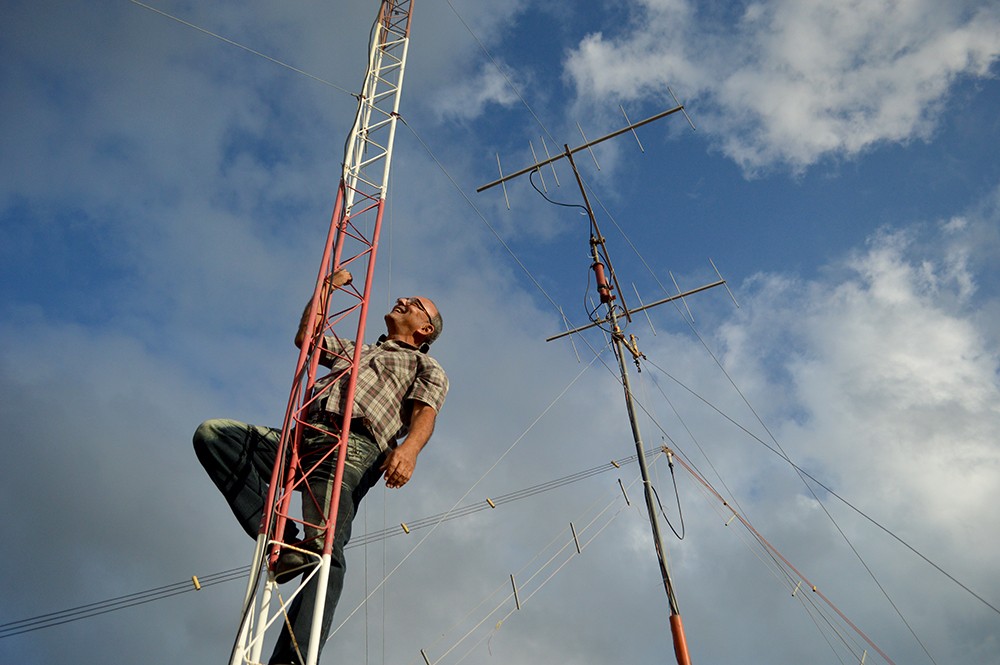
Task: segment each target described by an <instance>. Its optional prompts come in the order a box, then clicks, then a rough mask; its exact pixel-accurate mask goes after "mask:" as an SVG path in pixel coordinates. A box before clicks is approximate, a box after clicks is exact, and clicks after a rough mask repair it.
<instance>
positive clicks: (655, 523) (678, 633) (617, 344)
mask: <svg viewBox="0 0 1000 665" xmlns="http://www.w3.org/2000/svg"><path fill="white" fill-rule="evenodd" d="M566 157H567V159H568V160H569V163H570V165H571V166H572V167H573V174H574V175H575V176H576V182H577V185H578V186H579V187H580V193H581V194H582V195H583V200H584V203H586V205H587V214H588V215H590V219H591V222H592V223H593V224H594V229H595V231H596V221H595V220H594V213H593V210H591V208H590V201H589V199H588V198H587V193H586V191H585V190H584V186H583V181H582V180H581V179H580V173H579V171H577V169H576V162H575V161H574V160H573V154H572V152H570V150H569V148H568V147H567V148H566ZM599 235H600V234H599V233H598V236H599ZM597 245H598V243H597V242H594V241H593V240H592V241H591V243H590V252H591V258H592V259H593V262H594V266H595V267H596V266H600V265H601V263H600V256H599V255H598V253H597ZM611 272H612V274H614V271H613V270H612V271H611ZM599 278H600V277H599ZM605 285H607V282H605ZM598 288H600V285H598ZM602 301H604V299H603V298H602ZM605 305H607V311H608V321H610V323H611V339H612V343H613V344H614V350H615V356H616V357H617V358H618V370H619V372H620V374H621V380H622V387H623V388H624V390H625V408H626V409H627V410H628V419H629V424H630V425H631V426H632V438H633V440H634V441H635V451H636V454H637V455H638V461H639V472H640V474H641V475H642V488H643V493H644V494H645V498H646V512H647V513H648V514H649V526H650V528H651V529H652V531H653V545H654V547H655V548H656V558H657V560H658V562H659V565H660V577H661V579H662V580H663V590H664V591H665V592H666V594H667V605H668V608H669V610H670V632H671V634H672V635H673V641H674V655H675V656H676V658H677V665H691V658H690V656H689V655H688V651H687V640H686V639H685V637H684V625H683V624H682V623H681V615H680V609H679V608H678V606H677V597H676V596H675V595H674V585H673V582H672V581H671V579H670V570H669V569H668V567H667V558H666V554H665V552H664V549H663V538H662V536H661V533H660V520H659V517H658V514H657V512H656V503H655V500H654V497H653V485H652V483H651V482H650V480H649V468H648V467H647V465H646V450H645V447H644V446H643V443H642V434H641V433H640V431H639V422H638V420H637V419H636V414H635V403H634V402H633V400H632V386H631V384H630V382H629V375H628V366H627V364H626V363H625V353H624V349H623V348H622V346H623V344H624V342H623V339H624V336H623V335H622V331H621V328H620V327H619V325H618V314H617V311H616V307H615V304H614V300H613V299H610V298H609V299H608V300H607V301H606V302H605ZM626 311H627V310H626Z"/></svg>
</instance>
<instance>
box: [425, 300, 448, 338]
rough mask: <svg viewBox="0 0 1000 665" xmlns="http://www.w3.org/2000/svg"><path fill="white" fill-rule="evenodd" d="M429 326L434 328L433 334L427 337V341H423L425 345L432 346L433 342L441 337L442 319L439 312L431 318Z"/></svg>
mask: <svg viewBox="0 0 1000 665" xmlns="http://www.w3.org/2000/svg"><path fill="white" fill-rule="evenodd" d="M435 307H436V305H435ZM431 325H432V326H434V332H432V333H431V334H430V335H428V336H427V339H425V340H424V343H425V344H433V343H434V340H436V339H437V338H438V337H440V336H441V331H442V330H444V319H442V318H441V310H438V312H437V314H435V315H434V316H432V317H431Z"/></svg>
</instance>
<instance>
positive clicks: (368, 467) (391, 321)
mask: <svg viewBox="0 0 1000 665" xmlns="http://www.w3.org/2000/svg"><path fill="white" fill-rule="evenodd" d="M350 282H351V274H350V273H349V272H347V271H346V270H340V271H338V272H337V273H335V274H334V275H333V277H332V278H331V280H330V284H331V287H332V288H340V287H342V286H344V285H346V284H349V283H350ZM308 315H309V307H308V306H307V307H306V311H304V312H303V314H302V320H301V321H300V323H299V329H298V332H297V334H296V336H295V345H296V346H298V347H301V345H302V343H303V342H304V341H305V336H306V334H307V329H308V323H309V321H308ZM384 318H385V325H386V334H385V335H382V336H381V337H380V338H379V341H378V342H376V343H375V344H372V345H364V346H363V347H362V351H361V358H360V361H359V365H358V370H357V372H358V376H357V382H356V389H355V394H354V406H353V409H352V418H351V426H350V431H349V436H348V441H347V456H346V461H345V464H344V473H343V480H342V485H341V489H340V504H339V509H338V511H337V518H336V526H335V530H334V542H333V549H332V552H331V562H330V577H329V582H328V585H327V596H326V603H325V609H324V611H323V620H322V624H321V634H320V640H319V645H320V648H321V649H322V646H323V644H324V643H325V642H326V638H327V636H328V635H329V632H330V627H331V625H332V621H333V612H334V609H335V608H336V605H337V601H338V600H339V598H340V593H341V590H342V589H343V582H344V573H345V570H346V561H345V558H344V547H345V546H346V545H347V541H348V539H349V538H350V535H351V522H352V520H353V519H354V515H355V514H356V512H357V509H358V505H359V504H360V502H361V500H362V498H364V496H365V494H366V493H367V492H368V490H369V489H371V488H372V487H373V486H374V485H375V484H376V483H377V482H378V480H379V478H380V477H381V478H385V483H386V486H387V487H389V488H399V487H402V486H403V485H405V484H406V483H407V482H408V481H409V480H410V478H411V477H412V475H413V470H414V468H415V467H416V463H417V456H418V455H419V454H420V451H421V450H422V449H423V448H424V446H425V445H426V444H427V442H428V441H429V440H430V438H431V434H432V433H433V431H434V424H435V420H436V418H437V414H438V412H439V411H440V410H441V406H442V405H443V404H444V399H445V395H446V394H447V392H448V378H447V376H446V375H445V372H444V370H443V369H442V367H441V365H440V364H439V363H438V362H437V361H436V360H435V359H433V358H431V357H430V356H429V355H428V354H427V351H428V348H429V346H430V344H431V343H433V342H434V340H436V339H437V338H438V336H439V335H440V334H441V330H442V327H443V322H442V319H441V314H440V312H439V311H438V309H437V307H436V306H435V305H434V303H433V302H432V301H431V300H430V299H428V298H424V297H422V296H415V297H410V298H399V299H397V300H396V302H395V304H394V305H393V307H392V309H391V310H390V311H389V312H388V313H387V314H386V315H385V317H384ZM321 344H322V351H323V354H322V357H321V358H320V363H321V364H323V365H324V366H326V367H329V368H330V369H331V372H330V374H329V375H327V376H326V377H324V378H321V379H319V380H318V381H317V382H316V385H315V388H314V394H316V395H318V396H319V397H318V399H316V400H315V402H314V403H313V405H312V407H311V408H310V410H309V412H308V414H307V417H306V424H305V425H304V426H303V434H302V443H301V446H300V454H301V455H302V466H303V467H307V466H313V465H314V464H315V462H316V461H319V460H323V461H321V462H319V466H318V468H317V469H316V470H315V471H313V472H312V473H310V474H309V476H308V488H307V489H308V492H303V494H304V496H303V501H302V513H303V515H302V517H303V522H304V523H305V524H306V525H307V526H306V528H305V538H304V539H301V537H300V535H299V534H298V531H297V527H296V526H295V523H294V522H292V521H288V522H287V523H286V528H285V534H284V539H283V542H284V543H286V544H287V543H298V544H297V545H295V546H294V547H286V548H283V549H282V551H281V554H280V555H279V558H278V562H277V565H276V567H275V579H276V580H277V581H278V582H279V583H284V582H287V581H289V580H291V579H294V578H296V577H298V575H299V574H301V573H302V572H303V571H305V570H308V569H310V568H311V567H312V566H314V565H315V562H316V561H317V557H316V556H310V555H309V554H306V553H303V552H302V551H301V550H305V551H307V552H310V553H311V552H319V551H320V550H321V549H322V545H323V543H322V531H321V530H319V529H317V528H315V527H310V526H308V525H321V526H323V525H325V522H326V515H325V514H324V512H325V510H326V507H327V506H328V505H330V499H331V494H332V491H333V484H334V471H335V466H336V462H335V460H336V455H330V454H329V452H330V450H331V447H332V446H335V445H336V444H337V441H338V434H339V427H340V423H341V420H342V418H341V414H342V412H343V410H344V408H345V407H346V392H347V382H348V379H349V373H348V372H345V371H344V370H345V369H347V368H348V367H349V361H347V360H345V358H351V357H352V356H353V352H354V344H353V342H346V341H344V340H341V339H338V338H336V337H334V336H332V335H328V336H326V337H324V338H323V340H322V341H321ZM280 437H281V431H280V430H278V429H275V428H271V427H263V426H258V425H249V424H246V423H241V422H237V421H234V420H226V419H213V420H208V421H205V422H204V423H202V424H201V425H200V426H199V427H198V429H197V430H196V431H195V434H194V448H195V452H196V453H197V455H198V459H199V461H201V464H202V466H204V467H205V470H206V471H207V472H208V475H209V477H210V478H211V479H212V481H213V482H214V483H215V485H216V487H218V488H219V490H220V491H221V492H222V494H223V496H224V497H225V498H226V500H227V501H228V503H229V506H230V508H231V509H232V511H233V514H234V515H236V519H237V521H238V522H239V524H240V526H242V527H243V529H244V531H246V532H247V534H248V535H249V536H250V537H251V538H254V539H256V538H257V535H258V530H259V528H260V524H261V518H262V512H263V509H264V504H265V501H266V497H267V492H268V481H269V479H270V477H271V471H272V469H273V467H274V463H275V457H276V453H277V449H278V444H279V440H280ZM399 439H402V441H399V442H397V441H398V440H399ZM306 494H308V495H309V496H308V497H307V496H305V495H306ZM300 540H301V542H299V541H300ZM316 587H317V583H316V579H315V577H314V578H313V579H312V580H310V582H309V583H308V584H307V585H306V587H305V588H304V589H303V590H302V593H300V594H299V595H298V596H297V597H296V599H295V601H294V602H293V603H292V606H291V609H290V610H289V613H288V624H290V625H291V631H289V629H288V624H286V626H285V629H284V630H283V631H282V633H281V635H280V637H279V638H278V641H277V643H276V644H275V648H274V652H273V654H272V656H271V659H270V661H269V662H270V663H271V664H272V665H301V663H302V662H303V658H304V656H303V654H304V651H305V646H304V645H306V644H307V643H308V641H309V630H310V627H311V625H312V615H313V611H314V610H313V608H314V606H315V600H316V593H317V588H316Z"/></svg>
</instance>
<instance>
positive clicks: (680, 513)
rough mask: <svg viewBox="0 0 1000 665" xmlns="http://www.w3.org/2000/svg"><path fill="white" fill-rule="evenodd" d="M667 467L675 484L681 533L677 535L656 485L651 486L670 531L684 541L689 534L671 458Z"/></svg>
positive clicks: (675, 497)
mask: <svg viewBox="0 0 1000 665" xmlns="http://www.w3.org/2000/svg"><path fill="white" fill-rule="evenodd" d="M667 465H668V466H669V467H670V479H671V480H672V481H673V484H674V499H675V500H676V502H677V514H678V516H679V517H680V520H681V532H680V533H677V529H675V528H674V525H673V524H672V523H671V521H670V517H669V516H668V515H667V511H666V510H664V509H663V503H662V502H661V501H660V493H659V492H657V491H656V485H654V484H652V483H650V484H649V486H650V488H652V490H653V496H655V497H656V504H657V505H658V506H659V507H660V514H661V515H663V519H665V520H666V521H667V526H669V527H670V530H671V531H673V532H674V535H675V536H677V540H684V535H685V534H686V533H687V528H686V527H685V526H684V508H683V507H681V495H680V492H678V490H677V476H676V474H675V473H674V463H673V461H672V460H670V459H669V457H668V461H667Z"/></svg>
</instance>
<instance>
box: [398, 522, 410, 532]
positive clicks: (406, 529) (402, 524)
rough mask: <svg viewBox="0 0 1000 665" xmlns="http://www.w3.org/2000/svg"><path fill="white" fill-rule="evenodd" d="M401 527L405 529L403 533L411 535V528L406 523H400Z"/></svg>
mask: <svg viewBox="0 0 1000 665" xmlns="http://www.w3.org/2000/svg"><path fill="white" fill-rule="evenodd" d="M399 526H401V527H403V533H409V532H410V527H408V526H406V522H400V523H399Z"/></svg>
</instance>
